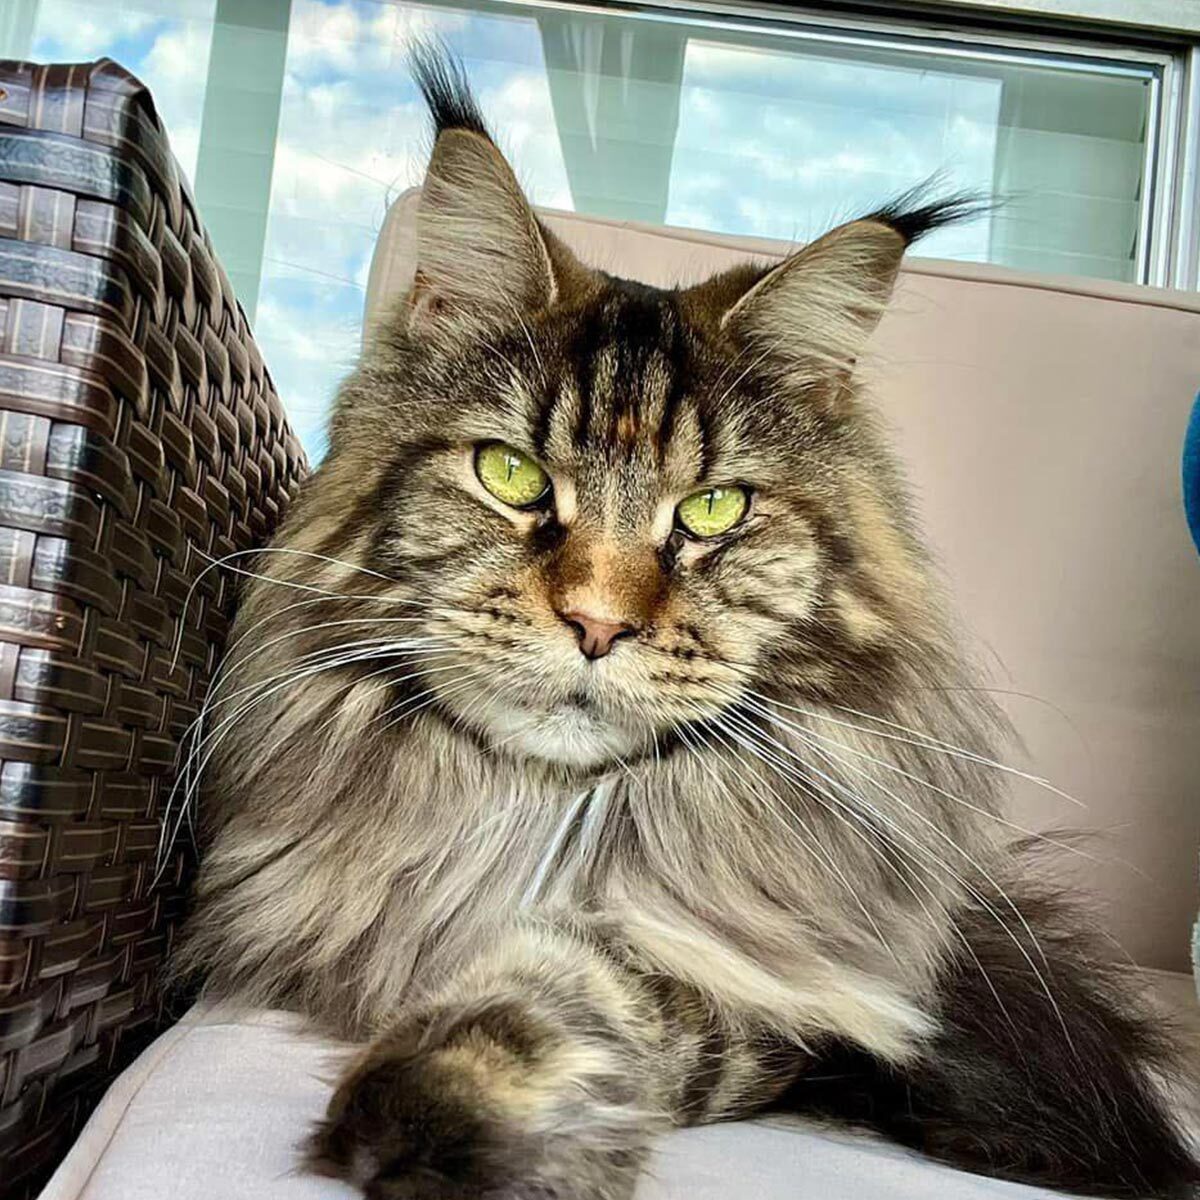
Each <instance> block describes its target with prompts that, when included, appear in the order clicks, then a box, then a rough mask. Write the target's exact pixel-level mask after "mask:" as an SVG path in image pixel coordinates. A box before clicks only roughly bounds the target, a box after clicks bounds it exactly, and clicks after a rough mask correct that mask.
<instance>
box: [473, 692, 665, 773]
mask: <svg viewBox="0 0 1200 1200" xmlns="http://www.w3.org/2000/svg"><path fill="white" fill-rule="evenodd" d="M480 724H482V725H483V727H484V729H485V731H486V733H487V735H488V737H489V739H490V740H491V742H492V744H493V745H494V746H496V747H498V748H503V749H504V750H505V751H506V752H507V753H509V754H512V755H515V756H517V757H526V758H539V759H542V760H544V761H546V762H553V763H561V764H562V765H564V766H570V767H598V766H603V765H606V764H608V763H612V762H613V761H615V760H617V759H622V758H627V757H629V756H630V755H633V754H636V753H638V752H639V751H640V750H641V749H642V748H643V746H644V744H645V741H646V739H645V737H644V736H642V735H639V734H638V733H636V732H634V731H633V730H630V729H627V728H623V727H622V726H620V725H617V724H614V723H613V722H611V721H608V720H605V719H604V718H602V717H600V716H598V715H595V714H594V713H592V712H589V711H587V710H586V709H583V708H581V707H579V706H578V705H575V704H564V705H562V706H561V707H559V708H553V709H550V710H547V711H541V712H538V711H531V710H525V709H512V708H502V707H499V706H497V707H496V708H493V709H492V710H491V711H489V712H487V713H486V714H484V715H483V718H482V720H481V721H480Z"/></svg>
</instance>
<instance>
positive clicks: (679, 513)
mask: <svg viewBox="0 0 1200 1200" xmlns="http://www.w3.org/2000/svg"><path fill="white" fill-rule="evenodd" d="M749 508H750V493H749V492H747V491H746V489H745V488H743V487H736V486H733V487H710V488H705V489H704V490H703V491H700V492H693V493H692V494H691V495H690V496H689V497H688V498H687V499H686V500H681V501H680V503H679V507H678V508H677V509H676V510H675V519H676V521H677V522H678V523H679V525H680V527H681V528H682V529H683V530H684V532H685V533H690V534H691V535H692V536H693V537H701V538H708V537H717V536H718V535H719V534H722V533H728V532H729V530H731V529H732V528H733V527H734V526H735V525H736V524H737V523H738V522H739V521H740V520H741V519H742V518H743V517H744V516H745V515H746V513H747V512H748V511H749Z"/></svg>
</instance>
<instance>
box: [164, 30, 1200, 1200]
mask: <svg viewBox="0 0 1200 1200" xmlns="http://www.w3.org/2000/svg"><path fill="white" fill-rule="evenodd" d="M417 75H418V80H419V82H420V84H421V87H422V89H423V91H424V94H425V96H426V99H427V100H428V103H429V105H430V108H431V110H432V113H433V117H434V121H435V124H436V130H437V137H436V142H435V144H434V149H433V154H432V159H431V161H430V164H429V169H428V175H427V178H426V181H425V185H424V189H423V193H422V197H421V202H420V211H419V217H418V225H417V243H418V245H417V263H418V265H417V272H416V277H415V281H414V283H413V285H412V288H411V290H410V292H409V293H408V295H407V297H406V298H405V300H404V302H403V304H401V305H400V306H399V308H398V309H397V310H396V312H395V313H394V315H393V316H392V318H391V319H390V321H388V322H387V323H386V324H385V325H384V326H383V327H382V328H381V329H380V330H379V331H378V334H377V335H376V337H375V340H374V342H373V344H372V345H371V346H370V347H369V349H368V350H367V351H366V353H365V354H364V356H363V359H362V362H361V364H360V365H359V367H358V369H357V370H356V371H355V372H354V374H353V375H352V376H351V377H350V379H349V380H348V381H347V382H346V384H345V385H344V387H343V389H342V392H341V395H340V397H339V400H338V405H337V410H336V413H335V415H334V418H333V422H332V431H331V438H330V448H329V453H328V457H327V458H326V460H325V462H324V463H323V464H322V466H321V468H320V470H319V471H318V472H317V473H316V474H315V475H314V477H313V478H311V479H310V480H309V481H308V483H307V485H306V487H305V490H304V493H303V495H302V497H301V500H300V502H299V504H298V505H297V507H296V508H295V509H294V511H293V513H292V514H291V515H290V516H289V518H288V520H287V522H286V524H285V526H284V529H283V531H282V532H281V534H280V535H279V536H278V538H277V540H276V543H275V546H274V552H271V553H267V554H264V555H262V556H260V557H259V558H257V559H255V560H253V562H252V563H242V564H241V567H242V568H249V567H251V566H252V576H253V577H252V578H250V579H249V580H248V581H247V586H246V590H245V595H244V601H243V604H242V607H241V611H240V614H239V617H238V621H237V627H236V629H235V631H234V637H233V641H232V649H231V654H230V660H229V664H228V666H227V668H226V671H225V673H224V674H223V675H222V677H221V678H220V680H219V681H218V684H217V685H216V687H215V688H214V692H213V695H212V696H211V698H210V708H209V713H210V716H209V722H208V725H207V726H206V728H205V731H204V733H205V739H206V740H205V741H204V742H203V743H202V744H201V745H202V749H203V753H204V755H206V756H208V757H209V759H210V761H208V764H207V768H208V774H207V782H206V787H205V796H204V804H203V807H202V815H203V820H204V828H205V835H206V850H205V855H204V859H203V867H202V874H201V879H200V886H199V908H198V912H197V914H196V916H195V918H194V920H193V922H192V924H191V928H190V935H189V937H188V938H187V939H186V941H185V943H184V945H183V947H182V949H181V951H180V954H179V956H178V959H177V964H176V968H177V970H178V971H179V972H180V973H181V974H186V973H189V972H202V973H204V974H205V975H207V978H208V986H209V988H210V990H211V991H212V992H213V993H216V994H219V995H228V996H233V997H236V998H238V999H240V1000H243V1001H246V1002H249V1003H253V1004H258V1005H275V1006H284V1007H288V1008H293V1009H296V1010H299V1011H300V1012H303V1013H305V1014H307V1015H308V1016H309V1017H310V1018H312V1020H313V1021H314V1022H315V1023H317V1024H318V1025H319V1026H320V1027H322V1028H324V1029H326V1030H328V1031H329V1032H331V1033H334V1034H336V1035H338V1036H340V1037H343V1038H351V1039H358V1040H361V1041H362V1042H364V1043H365V1044H366V1048H365V1049H364V1050H363V1052H362V1054H361V1057H360V1058H359V1059H358V1060H357V1061H356V1062H355V1063H354V1064H353V1065H352V1066H351V1067H350V1069H349V1070H348V1072H347V1073H346V1075H345V1077H344V1078H343V1080H342V1081H341V1084H340V1087H339V1088H338V1090H337V1092H336V1094H335V1096H334V1098H333V1100H332V1102H331V1104H330V1107H329V1112H328V1115H327V1119H326V1121H325V1122H324V1124H323V1125H322V1126H321V1128H320V1129H319V1130H318V1131H317V1132H316V1133H315V1134H314V1135H313V1137H312V1140H311V1146H310V1149H309V1155H310V1161H311V1163H312V1164H313V1165H314V1166H316V1167H317V1168H319V1169H321V1170H325V1171H328V1172H331V1173H333V1174H336V1175H339V1176H342V1177H345V1178H347V1179H350V1180H352V1181H354V1182H356V1183H357V1184H359V1185H360V1186H361V1187H362V1188H363V1189H364V1190H365V1191H366V1193H367V1194H368V1195H369V1196H372V1197H379V1198H384V1197H386V1198H393V1200H394V1198H399V1197H413V1198H433V1197H447V1198H448V1197H464V1198H465V1197H479V1196H489V1197H512V1198H516V1197H522V1198H533V1197H542V1198H556V1200H624V1198H628V1197H630V1196H631V1195H632V1192H633V1189H634V1186H635V1181H636V1178H637V1175H638V1172H639V1169H640V1167H641V1165H642V1163H643V1161H644V1158H645V1155H646V1152H647V1148H648V1146H649V1145H650V1144H651V1143H652V1141H653V1139H654V1138H655V1137H656V1136H658V1135H659V1134H661V1133H663V1132H664V1131H666V1130H669V1129H670V1128H672V1127H673V1126H676V1125H680V1124H687V1123H694V1122H706V1121H717V1120H724V1119H729V1118H735V1117H740V1116H745V1115H747V1114H750V1113H754V1112H757V1111H759V1110H763V1109H769V1108H774V1109H787V1110H794V1111H799V1112H809V1113H815V1114H819V1115H822V1116H832V1117H838V1118H842V1119H845V1120H848V1121H852V1122H856V1123H860V1124H866V1125H869V1126H871V1127H874V1128H876V1129H878V1130H880V1131H882V1132H883V1133H885V1134H887V1135H889V1136H891V1137H893V1138H896V1139H898V1140H899V1141H901V1142H903V1143H905V1144H908V1145H910V1146H914V1147H917V1148H919V1149H921V1150H922V1151H924V1152H925V1153H927V1154H930V1155H932V1156H935V1157H937V1158H940V1159H943V1160H945V1161H948V1162H951V1163H954V1164H957V1165H959V1166H962V1167H965V1168H966V1169H968V1170H974V1171H980V1172H986V1173H993V1174H996V1175H1000V1176H1004V1177H1007V1178H1011V1179H1018V1180H1025V1181H1030V1182H1035V1183H1041V1184H1046V1185H1050V1186H1055V1187H1060V1188H1063V1189H1066V1190H1077V1191H1084V1192H1087V1193H1088V1194H1094V1195H1107V1196H1128V1197H1146V1196H1161V1197H1167V1196H1183V1195H1186V1194H1188V1191H1189V1188H1190V1185H1191V1183H1193V1182H1194V1181H1195V1180H1196V1179H1197V1178H1198V1172H1197V1167H1196V1163H1195V1162H1194V1161H1193V1159H1192V1157H1191V1156H1190V1154H1189V1151H1188V1150H1187V1149H1186V1147H1185V1144H1184V1141H1183V1139H1182V1137H1181V1134H1180V1133H1179V1131H1178V1130H1177V1129H1176V1127H1175V1125H1174V1124H1173V1121H1172V1118H1171V1117H1170V1115H1169V1113H1168V1109H1167V1107H1166V1105H1165V1104H1164V1102H1163V1100H1162V1099H1161V1097H1160V1085H1161V1082H1162V1078H1163V1077H1164V1076H1166V1075H1169V1073H1170V1069H1171V1063H1170V1058H1169V1047H1168V1045H1167V1043H1166V1040H1165V1038H1164V1037H1163V1036H1162V1035H1161V1034H1160V1032H1159V1031H1158V1030H1157V1028H1156V1026H1155V1025H1154V1023H1153V1022H1152V1021H1151V1020H1149V1019H1148V1018H1146V1017H1145V1016H1143V1015H1141V1014H1140V1012H1139V1010H1138V1007H1137V1004H1136V1001H1135V999H1134V998H1133V997H1132V996H1130V995H1127V994H1126V988H1125V985H1124V984H1123V982H1122V979H1121V977H1120V975H1119V973H1118V972H1117V971H1116V970H1115V969H1113V968H1110V967H1109V966H1107V965H1106V964H1105V962H1104V961H1103V960H1104V955H1103V954H1102V953H1100V952H1099V951H1098V950H1097V944H1096V942H1095V941H1094V940H1093V939H1092V938H1091V936H1090V935H1089V934H1087V933H1086V932H1085V931H1084V930H1083V929H1082V927H1081V925H1080V923H1079V922H1078V921H1077V919H1076V918H1075V916H1074V915H1073V914H1072V913H1071V912H1070V910H1069V909H1067V908H1066V907H1064V905H1063V903H1062V902H1061V901H1060V900H1058V899H1056V898H1055V897H1054V896H1053V895H1051V894H1049V893H1048V892H1047V891H1046V890H1045V889H1044V888H1041V887H1039V886H1036V885H1035V884H1033V883H1032V881H1031V879H1030V877H1029V876H1028V874H1027V871H1026V868H1025V867H1024V865H1023V863H1022V857H1023V855H1022V852H1021V851H1020V850H1019V849H1018V848H1014V847H1012V846H1011V845H1010V844H1009V838H1010V835H1011V830H1010V829H1009V828H1008V827H1006V826H1005V825H1004V823H1003V822H1002V820H1000V819H999V817H998V814H999V811H1000V804H1001V799H1002V792H1003V785H1004V782H1005V771H1004V769H1003V768H1002V767H1000V766H999V765H998V763H997V762H996V755H997V751H996V745H997V744H998V740H999V739H1000V738H1001V737H1002V735H1003V728H1002V724H1001V722H1000V721H999V720H998V719H997V716H996V714H995V712H994V711H993V710H992V709H991V707H990V706H989V704H988V703H987V701H986V700H985V699H984V698H983V697H984V693H983V692H981V691H980V690H978V689H976V688H974V687H973V686H971V685H972V679H971V675H970V672H969V671H968V670H967V669H966V667H965V666H964V664H963V661H962V657H961V655H960V652H959V649H958V647H957V645H956V641H955V638H954V636H953V633H952V629H951V625H950V622H949V621H948V619H947V617H946V615H945V613H944V610H943V606H942V603H941V600H940V598H939V596H938V591H937V588H936V586H935V585H934V583H933V581H932V578H931V573H930V570H929V567H928V564H927V560H926V556H925V554H924V553H923V551H922V548H921V543H920V539H919V537H918V534H917V531H916V530H915V529H914V527H913V522H912V519H911V517H910V515H909V506H908V504H907V501H906V498H905V494H904V490H903V487H902V484H901V482H900V480H899V477H898V473H897V470H896V467H895V465H894V464H893V462H892V459H891V457H890V455H889V453H888V451H887V448H886V447H885V445H884V444H883V442H882V441H881V439H880V437H879V435H878V433H877V431H876V428H875V422H874V420H873V417H872V413H871V409H870V406H869V403H868V402H867V400H866V399H865V398H864V396H863V395H862V394H861V393H862V388H861V384H860V381H859V379H858V376H857V374H856V361H857V359H858V357H859V355H860V352H861V351H862V349H863V347H864V344H865V342H866V340H867V338H868V336H869V335H870V333H871V331H872V329H873V327H874V325H875V323H876V321H877V319H878V317H879V316H880V313H881V311H882V309H883V307H884V305H885V303H886V302H887V300H888V297H889V294H890V292H891V290H892V286H893V283H894V281H895V279H896V274H897V271H898V268H899V265H900V261H901V258H902V256H903V254H904V251H905V249H906V247H907V246H908V245H909V244H910V243H912V242H913V241H914V240H915V239H916V238H918V237H920V236H921V235H922V234H923V233H925V232H927V231H928V230H930V229H933V228H936V227H937V226H939V225H941V224H943V223H945V222H947V221H950V220H954V219H956V218H958V217H959V216H961V215H963V212H964V209H965V208H966V207H969V206H968V205H965V204H964V203H963V202H961V201H947V202H943V203H936V202H926V201H924V200H922V199H920V198H919V197H909V198H907V199H906V200H902V201H900V202H898V203H896V204H894V205H892V206H889V207H886V208H884V209H881V210H880V211H877V212H875V213H872V214H870V215H869V216H866V217H864V218H862V219H860V220H856V221H852V222H850V223H849V224H846V225H843V226H841V227H839V228H837V229H835V230H834V231H833V232H831V233H829V234H827V235H826V236H825V237H823V238H821V239H819V240H818V241H815V242H813V243H811V244H810V245H808V246H806V247H805V248H803V249H801V250H799V251H798V252H797V253H795V254H793V255H792V256H791V257H790V258H789V259H787V260H786V261H785V262H783V263H782V264H780V265H778V266H775V267H773V268H770V269H765V268H761V267H757V266H751V265H746V266H744V267H740V268H737V269H735V270H732V271H728V272H726V273H724V274H721V275H718V276H717V277H715V278H713V279H710V280H708V281H707V282H705V283H702V284H699V285H697V286H693V287H687V288H682V289H677V290H660V289H657V288H652V287H648V286H644V285H642V284H639V283H634V282H630V281H627V280H622V279H617V278H613V277H612V276H610V275H607V274H605V273H603V272H600V271H597V270H594V269H591V268H589V267H587V266H586V265H584V264H583V263H581V262H579V261H578V260H577V259H576V258H575V257H574V256H573V255H572V254H571V253H570V252H569V251H568V250H567V249H566V248H565V247H564V246H563V245H562V244H561V242H560V241H559V240H558V239H557V238H556V237H554V236H553V235H552V234H551V233H550V232H549V231H548V230H547V229H546V228H545V227H544V226H543V225H542V224H541V223H540V222H539V221H538V219H537V217H536V216H535V214H534V213H533V212H532V210H531V209H530V207H529V205H528V203H527V202H526V200H525V198H524V197H523V195H522V193H521V190H520V188H519V186H518V184H517V182H516V180H515V178H514V175H513V173H512V171H511V170H510V168H509V166H508V165H507V163H506V162H505V160H504V158H503V157H502V156H501V154H500V152H499V151H498V150H497V148H496V146H495V144H494V143H493V141H492V140H491V138H490V137H489V135H488V133H487V131H486V129H485V126H484V124H483V121H482V119H481V117H480V115H479V113H478V111H477V109H476V107H475V104H474V102H473V100H472V98H471V95H470V93H469V91H468V89H467V86H466V83H465V80H464V79H463V77H462V74H461V71H460V70H459V69H458V68H457V67H455V66H454V65H453V64H451V63H448V62H447V61H445V60H444V59H439V58H438V57H437V56H436V55H429V54H426V55H423V56H420V57H419V58H418V62H417ZM735 1188H736V1181H733V1182H731V1189H735ZM732 1194H734V1192H733V1191H732V1190H731V1195H732Z"/></svg>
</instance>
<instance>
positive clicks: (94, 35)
mask: <svg viewBox="0 0 1200 1200" xmlns="http://www.w3.org/2000/svg"><path fill="white" fill-rule="evenodd" d="M156 20H158V18H157V17H156V16H155V15H154V14H153V13H149V12H137V11H130V10H129V9H118V10H117V11H116V12H112V11H104V10H99V9H98V6H97V5H96V4H95V3H94V2H89V0H42V3H41V4H40V5H39V6H38V9H37V21H36V23H35V24H34V30H33V39H34V51H35V53H36V54H37V55H38V57H39V58H45V59H51V60H53V59H58V60H60V61H71V60H75V59H89V58H97V57H98V56H99V55H101V54H103V53H104V50H105V48H106V47H109V46H113V45H115V44H116V43H117V42H118V41H120V40H122V39H124V38H129V37H135V36H136V35H137V34H139V33H141V32H142V31H143V30H145V29H147V28H149V27H150V26H151V25H153V24H154V23H155V21H156Z"/></svg>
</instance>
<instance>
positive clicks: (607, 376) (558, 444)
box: [530, 281, 714, 478]
mask: <svg viewBox="0 0 1200 1200" xmlns="http://www.w3.org/2000/svg"><path fill="white" fill-rule="evenodd" d="M557 363H558V374H557V378H553V379H551V380H550V381H549V386H548V388H547V389H546V391H545V394H544V395H543V396H542V397H541V399H540V400H539V402H538V403H537V404H535V405H534V406H533V407H532V413H531V418H530V441H531V445H532V447H533V449H534V451H535V453H537V454H539V455H541V456H542V457H543V458H545V459H547V460H548V461H555V460H557V461H559V462H562V463H568V462H572V461H575V460H578V459H580V458H583V457H587V456H588V455H589V454H592V455H598V456H602V457H603V458H604V459H605V460H606V461H609V462H612V463H616V462H619V461H636V460H641V461H642V463H643V465H644V468H645V469H646V470H647V471H658V472H666V473H668V474H671V475H676V476H684V475H686V476H688V477H691V478H698V477H701V476H704V475H706V474H707V472H708V471H709V470H710V469H711V467H712V463H713V457H714V440H713V431H712V428H711V424H712V422H711V420H710V419H709V417H708V415H707V414H706V413H705V412H704V410H703V407H702V405H701V403H700V397H699V395H698V393H697V384H698V371H697V363H696V351H695V346H694V344H693V339H692V336H691V335H690V334H689V331H688V329H687V328H686V325H685V323H684V321H683V319H682V317H681V314H680V312H679V308H678V301H677V298H676V296H675V295H674V293H671V292H663V291H659V290H656V289H653V288H648V287H641V286H639V285H634V284H627V283H625V282H624V281H614V284H613V286H612V287H611V288H610V289H607V290H606V291H605V293H604V294H603V295H602V296H601V297H599V298H598V299H596V300H595V301H594V302H593V303H592V304H591V305H589V306H588V308H587V309H586V310H585V311H584V312H582V313H580V314H579V315H578V317H577V318H576V320H575V321H573V322H572V324H571V327H570V331H569V333H568V334H567V335H566V336H565V337H564V339H563V342H562V345H561V347H560V353H559V355H558V356H557Z"/></svg>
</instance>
